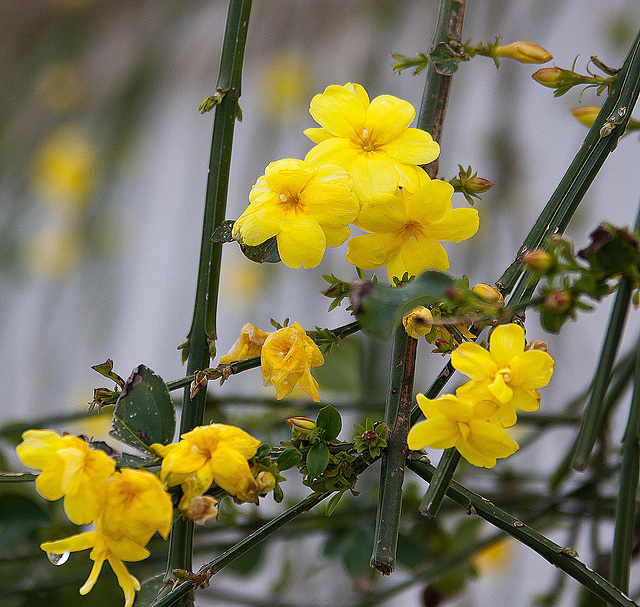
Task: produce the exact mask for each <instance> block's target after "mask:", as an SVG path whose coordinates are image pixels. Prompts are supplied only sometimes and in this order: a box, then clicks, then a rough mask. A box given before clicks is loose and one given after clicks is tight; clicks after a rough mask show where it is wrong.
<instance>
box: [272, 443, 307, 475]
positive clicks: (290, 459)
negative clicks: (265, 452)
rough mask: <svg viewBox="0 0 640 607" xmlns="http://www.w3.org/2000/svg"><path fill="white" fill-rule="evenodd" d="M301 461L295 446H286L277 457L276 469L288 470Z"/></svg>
mask: <svg viewBox="0 0 640 607" xmlns="http://www.w3.org/2000/svg"><path fill="white" fill-rule="evenodd" d="M301 461H302V455H301V454H300V451H298V450H297V449H296V448H295V447H288V448H287V449H285V450H284V451H283V452H282V453H281V454H280V456H279V457H278V470H280V471H282V470H289V468H293V467H294V466H297V465H298V464H299V463H300V462H301Z"/></svg>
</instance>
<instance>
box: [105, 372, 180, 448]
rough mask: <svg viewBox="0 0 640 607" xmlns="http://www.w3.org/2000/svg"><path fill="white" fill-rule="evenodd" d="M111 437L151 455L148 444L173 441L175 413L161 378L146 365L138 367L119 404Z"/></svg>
mask: <svg viewBox="0 0 640 607" xmlns="http://www.w3.org/2000/svg"><path fill="white" fill-rule="evenodd" d="M111 426H112V428H113V429H112V430H111V431H110V432H109V434H110V435H111V436H113V437H114V438H117V439H118V440H121V441H123V442H124V443H127V444H128V445H131V446H132V447H135V448H136V449H139V450H140V451H147V452H151V450H150V449H149V445H151V444H152V443H161V444H163V445H166V444H168V443H170V442H171V441H172V440H173V435H174V433H175V428H176V411H175V408H174V406H173V401H172V400H171V396H170V395H169V389H168V388H167V384H165V383H164V381H163V380H162V378H161V377H160V376H159V375H157V374H156V373H154V372H153V371H152V370H151V369H149V368H148V367H145V366H144V365H139V366H137V367H136V368H135V369H134V370H133V372H132V373H131V376H130V377H129V379H128V380H127V382H126V384H125V386H124V388H123V390H122V394H120V397H119V398H118V401H117V402H116V406H115V409H114V411H113V419H112V421H111Z"/></svg>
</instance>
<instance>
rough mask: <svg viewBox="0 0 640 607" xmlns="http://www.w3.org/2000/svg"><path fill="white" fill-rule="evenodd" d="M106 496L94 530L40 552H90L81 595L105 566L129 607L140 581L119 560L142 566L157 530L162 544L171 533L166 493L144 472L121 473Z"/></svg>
mask: <svg viewBox="0 0 640 607" xmlns="http://www.w3.org/2000/svg"><path fill="white" fill-rule="evenodd" d="M104 484H105V493H104V500H103V502H102V504H101V510H100V515H99V517H98V518H97V519H96V521H95V527H96V528H95V531H89V532H87V533H80V534H77V535H72V536H71V537H68V538H65V539H62V540H57V541H53V542H44V543H43V544H41V545H40V548H42V550H44V551H45V552H46V553H47V554H49V555H56V554H65V553H68V552H76V551H79V550H86V549H88V548H91V549H92V550H91V553H90V555H89V557H90V558H91V560H93V561H94V564H93V568H92V569H91V573H90V574H89V577H88V578H87V581H86V582H85V583H84V584H83V586H82V587H81V588H80V594H83V595H84V594H87V593H88V592H89V591H90V590H91V589H92V588H93V586H94V584H95V583H96V581H97V579H98V576H99V575H100V571H101V570H102V565H103V564H104V562H105V561H108V562H109V564H110V565H111V568H112V569H113V572H114V573H115V574H116V577H117V578H118V584H119V585H120V587H121V588H122V590H123V592H124V596H125V607H131V606H132V605H133V602H134V600H135V591H136V590H140V582H138V580H137V579H136V578H135V577H134V576H132V575H131V574H130V573H129V571H128V570H127V567H126V565H125V564H124V563H123V561H141V560H143V559H145V558H147V557H148V556H149V554H150V553H149V551H148V550H147V549H146V548H145V546H146V544H147V543H148V541H149V540H150V539H151V536H152V535H153V534H154V533H155V532H156V531H158V532H159V533H160V535H162V537H164V538H165V539H166V538H167V537H168V535H169V530H170V529H171V520H172V516H173V506H172V504H171V498H170V497H169V494H168V493H166V492H165V491H164V489H163V488H162V485H161V484H160V481H159V480H158V478H157V477H156V476H155V475H153V474H151V473H150V472H147V471H146V470H130V469H126V468H125V469H123V470H121V471H120V472H116V473H115V474H114V475H113V476H112V477H111V478H109V479H108V480H106V481H105V482H104Z"/></svg>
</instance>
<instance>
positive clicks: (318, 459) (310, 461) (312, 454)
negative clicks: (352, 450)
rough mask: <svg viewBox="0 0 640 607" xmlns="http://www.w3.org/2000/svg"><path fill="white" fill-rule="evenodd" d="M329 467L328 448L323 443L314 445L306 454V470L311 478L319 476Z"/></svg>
mask: <svg viewBox="0 0 640 607" xmlns="http://www.w3.org/2000/svg"><path fill="white" fill-rule="evenodd" d="M328 465H329V447H327V445H326V444H325V443H316V444H315V445H313V446H312V447H311V449H309V451H308V452H307V469H308V470H309V475H310V476H311V477H313V478H316V477H318V476H320V475H321V474H322V473H323V472H324V471H325V470H326V469H327V466H328Z"/></svg>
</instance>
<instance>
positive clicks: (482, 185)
mask: <svg viewBox="0 0 640 607" xmlns="http://www.w3.org/2000/svg"><path fill="white" fill-rule="evenodd" d="M492 187H493V183H491V182H490V181H489V180H488V179H485V178H484V177H470V178H469V179H467V181H466V182H465V184H464V188H465V190H467V192H469V193H471V194H482V193H483V192H486V191H487V190H488V189H489V188H492Z"/></svg>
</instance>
